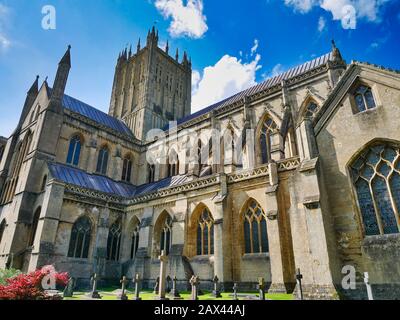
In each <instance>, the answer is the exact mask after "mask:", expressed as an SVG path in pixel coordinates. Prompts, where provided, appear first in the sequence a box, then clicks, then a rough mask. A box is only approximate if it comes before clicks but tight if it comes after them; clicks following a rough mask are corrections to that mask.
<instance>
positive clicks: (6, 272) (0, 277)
mask: <svg viewBox="0 0 400 320" xmlns="http://www.w3.org/2000/svg"><path fill="white" fill-rule="evenodd" d="M19 274H21V271H19V270H16V269H0V285H3V286H5V285H6V284H7V279H11V278H14V277H16V276H18V275H19Z"/></svg>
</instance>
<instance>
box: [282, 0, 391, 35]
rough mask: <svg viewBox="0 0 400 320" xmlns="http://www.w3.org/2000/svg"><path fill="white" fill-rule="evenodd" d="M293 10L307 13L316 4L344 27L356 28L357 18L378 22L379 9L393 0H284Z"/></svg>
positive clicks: (379, 19) (379, 18)
mask: <svg viewBox="0 0 400 320" xmlns="http://www.w3.org/2000/svg"><path fill="white" fill-rule="evenodd" d="M284 1H285V4H286V5H287V6H291V7H293V9H294V10H295V11H298V12H301V13H307V12H309V11H310V10H311V9H313V8H314V7H316V6H319V7H320V8H322V9H323V10H325V11H327V12H330V13H331V14H332V19H333V20H337V21H340V22H341V24H342V27H343V28H344V29H355V28H357V20H358V19H364V20H366V21H369V22H380V21H381V17H380V13H381V9H382V7H383V6H384V5H385V4H386V3H387V2H389V1H393V0H284Z"/></svg>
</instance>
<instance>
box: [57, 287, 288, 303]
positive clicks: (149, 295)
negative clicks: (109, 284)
mask: <svg viewBox="0 0 400 320" xmlns="http://www.w3.org/2000/svg"><path fill="white" fill-rule="evenodd" d="M116 289H118V288H104V289H102V290H99V293H100V295H101V296H102V300H105V301H112V300H118V299H117V295H116V294H115V293H113V292H114V291H115V290H116ZM86 294H87V293H84V292H75V293H74V296H73V297H72V298H64V300H75V301H76V300H88V298H87V297H86ZM243 295H247V296H256V295H257V293H256V292H246V293H243V292H241V293H240V297H239V300H245V299H246V298H244V297H243ZM190 296H191V294H190V292H181V297H182V298H183V300H190ZM140 297H141V298H142V300H144V301H146V300H156V298H157V296H156V295H155V294H154V293H153V292H152V291H143V292H141V293H140ZM266 297H267V299H271V300H293V295H291V294H267V295H266ZM133 298H134V294H132V293H128V299H129V300H133ZM199 300H203V301H206V300H216V301H218V300H219V301H224V300H233V297H232V293H222V297H221V298H218V299H216V298H214V297H213V296H212V294H211V292H206V291H205V292H204V295H201V296H199Z"/></svg>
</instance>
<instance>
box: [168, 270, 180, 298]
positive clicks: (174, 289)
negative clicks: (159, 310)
mask: <svg viewBox="0 0 400 320" xmlns="http://www.w3.org/2000/svg"><path fill="white" fill-rule="evenodd" d="M177 281H178V279H177V278H176V276H174V278H173V279H172V290H171V292H170V297H172V299H173V300H182V298H181V295H180V294H179V291H178V289H177V287H176V283H177Z"/></svg>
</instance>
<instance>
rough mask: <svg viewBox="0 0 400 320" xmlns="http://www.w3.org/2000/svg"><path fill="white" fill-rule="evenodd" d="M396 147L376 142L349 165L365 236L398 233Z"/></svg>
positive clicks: (399, 153) (399, 174)
mask: <svg viewBox="0 0 400 320" xmlns="http://www.w3.org/2000/svg"><path fill="white" fill-rule="evenodd" d="M399 159H400V151H399V148H393V147H392V146H389V145H384V144H376V145H374V146H372V147H370V148H369V149H368V150H366V151H365V152H364V153H363V154H362V155H361V156H359V157H358V158H357V159H356V160H355V161H354V162H353V165H352V166H351V172H352V178H353V182H354V186H355V189H356V193H357V198H358V203H359V207H360V211H361V218H362V221H363V225H364V231H365V234H366V235H367V236H371V235H379V234H393V233H399V223H400V219H399V209H400V170H399V167H398V163H399Z"/></svg>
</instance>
